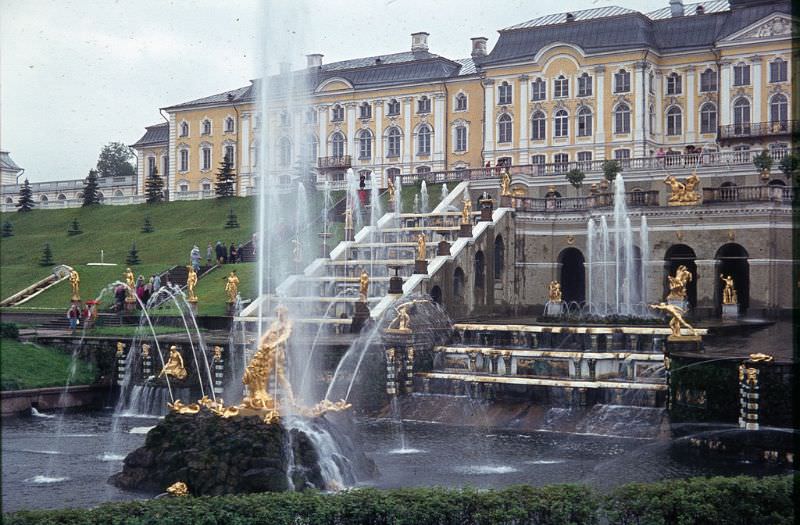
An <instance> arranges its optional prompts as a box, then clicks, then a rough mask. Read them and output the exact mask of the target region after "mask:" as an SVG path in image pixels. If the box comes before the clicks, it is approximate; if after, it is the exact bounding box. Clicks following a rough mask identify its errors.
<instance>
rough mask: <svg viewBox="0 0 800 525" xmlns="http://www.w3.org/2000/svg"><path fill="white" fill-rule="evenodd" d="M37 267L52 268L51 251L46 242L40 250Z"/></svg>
mask: <svg viewBox="0 0 800 525" xmlns="http://www.w3.org/2000/svg"><path fill="white" fill-rule="evenodd" d="M39 266H53V250H52V248H50V243H49V242H46V243H45V244H44V248H42V257H41V258H40V259H39Z"/></svg>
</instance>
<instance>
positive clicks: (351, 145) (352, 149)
mask: <svg viewBox="0 0 800 525" xmlns="http://www.w3.org/2000/svg"><path fill="white" fill-rule="evenodd" d="M357 106H358V104H356V103H355V102H348V103H347V104H345V108H346V111H347V117H346V118H347V155H350V156H351V157H352V158H353V159H354V160H355V158H356V156H357V152H356V107H357Z"/></svg>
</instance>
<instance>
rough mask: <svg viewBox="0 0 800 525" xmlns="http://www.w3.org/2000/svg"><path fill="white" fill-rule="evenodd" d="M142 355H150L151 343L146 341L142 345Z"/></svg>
mask: <svg viewBox="0 0 800 525" xmlns="http://www.w3.org/2000/svg"><path fill="white" fill-rule="evenodd" d="M142 357H143V358H147V357H150V345H149V344H147V343H144V344H143V345H142Z"/></svg>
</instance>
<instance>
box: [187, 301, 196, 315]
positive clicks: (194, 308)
mask: <svg viewBox="0 0 800 525" xmlns="http://www.w3.org/2000/svg"><path fill="white" fill-rule="evenodd" d="M189 308H190V309H191V310H192V313H193V314H194V315H197V299H195V300H194V301H192V300H190V301H189Z"/></svg>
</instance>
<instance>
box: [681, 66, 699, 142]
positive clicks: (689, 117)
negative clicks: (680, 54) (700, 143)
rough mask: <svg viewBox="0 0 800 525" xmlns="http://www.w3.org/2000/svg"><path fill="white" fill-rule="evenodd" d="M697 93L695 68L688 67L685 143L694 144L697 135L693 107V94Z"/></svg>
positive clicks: (695, 113) (695, 116) (694, 109)
mask: <svg viewBox="0 0 800 525" xmlns="http://www.w3.org/2000/svg"><path fill="white" fill-rule="evenodd" d="M696 92H697V75H695V67H694V66H689V67H688V68H687V70H686V108H685V118H684V120H685V121H686V142H695V141H696V140H697V133H696V132H695V130H696V129H697V126H696V125H695V122H697V108H696V107H695V101H694V100H695V97H694V94H695V93H696Z"/></svg>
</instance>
